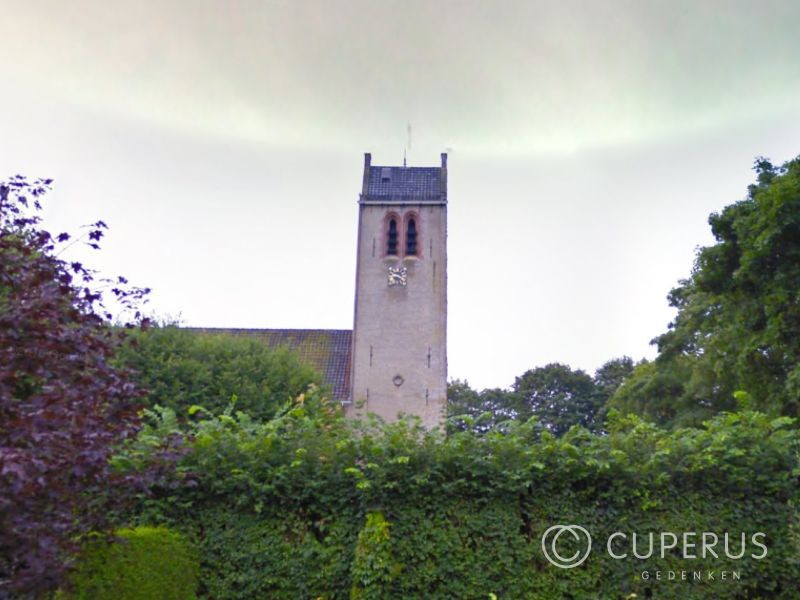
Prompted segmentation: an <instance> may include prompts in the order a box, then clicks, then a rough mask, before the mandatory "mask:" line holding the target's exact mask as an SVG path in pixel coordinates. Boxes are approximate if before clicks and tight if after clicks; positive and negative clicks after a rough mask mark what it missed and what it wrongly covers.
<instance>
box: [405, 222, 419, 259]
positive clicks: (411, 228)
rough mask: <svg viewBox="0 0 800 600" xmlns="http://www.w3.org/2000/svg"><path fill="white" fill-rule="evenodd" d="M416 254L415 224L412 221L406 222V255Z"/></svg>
mask: <svg viewBox="0 0 800 600" xmlns="http://www.w3.org/2000/svg"><path fill="white" fill-rule="evenodd" d="M416 253H417V223H416V222H415V221H414V219H409V220H408V226H407V227H406V254H407V255H416Z"/></svg>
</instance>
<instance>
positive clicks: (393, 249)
mask: <svg viewBox="0 0 800 600" xmlns="http://www.w3.org/2000/svg"><path fill="white" fill-rule="evenodd" d="M386 254H389V255H391V256H397V221H395V220H394V219H390V220H389V235H388V236H387V241H386Z"/></svg>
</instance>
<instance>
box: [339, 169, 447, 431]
mask: <svg viewBox="0 0 800 600" xmlns="http://www.w3.org/2000/svg"><path fill="white" fill-rule="evenodd" d="M358 210H359V214H358V254H357V264H356V297H355V319H354V328H353V352H352V359H351V360H352V362H351V364H352V374H351V379H350V382H351V402H350V404H349V405H348V414H350V415H352V416H355V415H360V414H364V413H366V412H373V413H376V414H378V415H380V416H381V417H383V418H384V419H386V420H389V421H392V420H395V419H396V417H397V414H398V413H400V412H403V413H408V414H413V415H418V416H420V417H421V418H422V420H423V423H424V424H425V426H426V427H429V428H432V427H436V426H438V425H439V424H440V423H441V421H442V419H443V416H444V409H445V403H446V396H447V155H446V154H442V165H441V167H405V166H402V167H382V166H373V165H372V164H371V155H370V154H366V155H365V156H364V179H363V186H362V190H361V195H360V197H359V201H358Z"/></svg>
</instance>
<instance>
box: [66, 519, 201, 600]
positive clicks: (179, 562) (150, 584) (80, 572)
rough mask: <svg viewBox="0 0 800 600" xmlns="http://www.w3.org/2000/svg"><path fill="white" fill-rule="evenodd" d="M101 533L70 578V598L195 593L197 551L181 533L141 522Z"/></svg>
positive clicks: (157, 598) (182, 597)
mask: <svg viewBox="0 0 800 600" xmlns="http://www.w3.org/2000/svg"><path fill="white" fill-rule="evenodd" d="M114 537H115V538H116V539H115V540H112V541H109V540H106V539H102V538H100V537H98V538H96V539H95V540H93V541H91V542H90V543H89V544H87V545H86V547H85V548H84V551H83V553H82V554H81V556H80V559H79V562H78V565H77V568H76V571H75V573H74V574H73V576H72V578H71V581H72V584H73V586H74V587H73V590H72V592H71V593H70V594H62V595H61V598H70V599H72V600H191V599H193V598H196V591H197V583H198V562H197V556H196V554H195V552H194V550H193V548H192V547H191V545H190V544H189V543H188V542H187V541H186V540H185V539H184V537H183V536H182V535H180V534H178V533H175V532H172V531H169V530H167V529H165V528H163V527H158V528H153V527H137V528H135V529H121V530H118V531H116V532H115V534H114Z"/></svg>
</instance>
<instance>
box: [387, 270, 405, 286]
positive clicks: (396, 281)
mask: <svg viewBox="0 0 800 600" xmlns="http://www.w3.org/2000/svg"><path fill="white" fill-rule="evenodd" d="M407 275H408V270H407V269H406V268H405V267H389V287H393V286H395V285H401V286H403V287H405V285H406V282H407V280H408V277H407Z"/></svg>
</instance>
